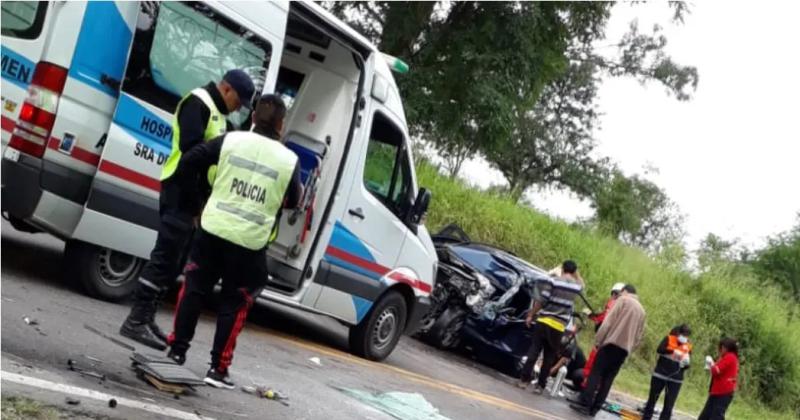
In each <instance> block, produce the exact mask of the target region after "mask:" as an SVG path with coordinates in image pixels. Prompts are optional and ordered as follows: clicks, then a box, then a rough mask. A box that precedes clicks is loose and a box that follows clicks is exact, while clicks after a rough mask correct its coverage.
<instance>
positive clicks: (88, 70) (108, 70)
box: [69, 1, 133, 98]
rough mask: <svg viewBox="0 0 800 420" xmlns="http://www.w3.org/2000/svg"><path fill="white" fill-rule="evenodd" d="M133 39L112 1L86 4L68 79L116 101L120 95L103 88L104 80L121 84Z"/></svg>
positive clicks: (110, 89) (109, 87)
mask: <svg viewBox="0 0 800 420" xmlns="http://www.w3.org/2000/svg"><path fill="white" fill-rule="evenodd" d="M132 39H133V33H132V32H131V30H130V29H129V28H128V24H127V23H125V20H124V19H123V18H122V15H120V13H119V10H118V9H117V6H116V4H115V3H114V2H113V1H90V2H88V3H87V4H86V13H85V14H84V17H83V23H82V25H81V31H80V33H79V34H78V42H77V45H76V46H75V54H74V55H73V57H72V64H71V65H70V66H69V76H70V77H72V78H74V79H75V80H78V81H81V82H83V83H85V84H87V85H89V86H91V87H93V88H95V89H97V90H99V91H101V92H103V93H105V94H107V95H109V96H111V97H114V98H116V97H117V96H119V91H118V90H116V89H114V88H112V87H111V86H108V85H106V84H103V83H102V80H103V76H105V77H108V78H111V79H114V80H116V81H119V82H121V81H122V76H123V74H125V63H126V62H127V59H128V50H129V49H130V45H131V40H132Z"/></svg>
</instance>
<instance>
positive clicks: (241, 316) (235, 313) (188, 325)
mask: <svg viewBox="0 0 800 420" xmlns="http://www.w3.org/2000/svg"><path fill="white" fill-rule="evenodd" d="M184 274H185V277H186V280H185V282H184V284H183V286H182V287H181V291H180V293H179V294H178V304H177V306H176V308H175V323H174V325H173V332H172V334H170V336H169V339H168V342H169V344H170V345H171V346H172V351H173V352H175V353H178V354H185V353H186V351H187V350H188V349H189V343H190V342H191V341H192V338H193V337H194V332H195V328H196V327H197V322H198V319H199V318H200V313H201V312H202V310H203V306H204V303H205V300H206V298H207V297H208V296H210V295H211V294H212V292H213V290H214V286H215V285H216V284H217V282H218V281H219V279H220V278H222V291H221V293H220V297H219V299H220V304H219V310H218V312H217V329H216V332H215V334H214V347H213V348H212V350H211V367H213V368H216V369H217V370H219V371H221V372H226V371H227V370H228V367H229V366H230V365H231V362H232V361H233V351H234V349H235V348H236V337H237V336H238V335H239V333H240V332H241V331H242V328H243V327H244V323H245V320H246V319H247V313H248V312H249V311H250V308H251V307H252V306H253V302H254V300H255V298H256V296H258V294H259V293H260V292H261V289H262V288H263V285H264V283H265V282H266V280H267V260H266V252H265V251H264V250H263V249H262V250H258V251H253V250H249V249H247V248H243V247H241V246H238V245H235V244H233V243H231V242H228V241H226V240H224V239H221V238H219V237H217V236H214V235H212V234H210V233H208V232H206V231H203V230H201V231H200V232H199V233H198V235H197V238H196V240H195V242H194V244H193V247H192V253H191V255H190V258H189V262H188V263H187V264H186V268H185V269H184Z"/></svg>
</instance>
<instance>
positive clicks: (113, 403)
mask: <svg viewBox="0 0 800 420" xmlns="http://www.w3.org/2000/svg"><path fill="white" fill-rule="evenodd" d="M108 406H109V407H111V408H117V400H116V399H114V398H112V399H110V400H108Z"/></svg>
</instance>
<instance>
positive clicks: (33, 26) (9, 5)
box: [0, 1, 47, 39]
mask: <svg viewBox="0 0 800 420" xmlns="http://www.w3.org/2000/svg"><path fill="white" fill-rule="evenodd" d="M0 8H2V15H0V22H2V23H0V26H2V33H3V36H10V37H12V38H22V39H36V38H38V37H39V34H41V33H42V26H43V25H44V17H45V14H46V13H47V2H46V1H41V2H39V1H3V2H0Z"/></svg>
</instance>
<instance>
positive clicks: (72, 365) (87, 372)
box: [67, 359, 106, 381]
mask: <svg viewBox="0 0 800 420" xmlns="http://www.w3.org/2000/svg"><path fill="white" fill-rule="evenodd" d="M67 366H69V370H71V371H73V372H78V373H80V374H81V375H84V376H90V377H92V378H97V379H99V380H101V381H105V380H106V375H103V374H102V373H97V372H94V371H91V370H86V369H83V368H81V367H80V366H79V365H78V364H77V363H76V362H75V361H74V360H72V359H69V360H67Z"/></svg>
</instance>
